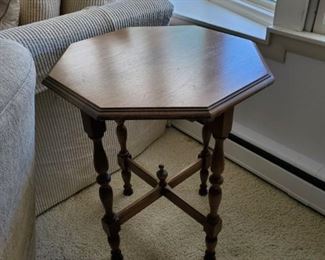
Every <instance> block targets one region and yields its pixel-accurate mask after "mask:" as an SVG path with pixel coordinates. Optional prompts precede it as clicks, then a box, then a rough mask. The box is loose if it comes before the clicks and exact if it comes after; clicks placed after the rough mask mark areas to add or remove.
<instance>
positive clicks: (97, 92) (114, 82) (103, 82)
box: [44, 26, 273, 119]
mask: <svg viewBox="0 0 325 260" xmlns="http://www.w3.org/2000/svg"><path fill="white" fill-rule="evenodd" d="M272 82H273V76H272V74H271V73H270V71H269V69H268V68H267V66H266V65H265V63H264V61H263V59H262V58H261V56H260V54H259V51H258V50H257V48H256V46H255V44H254V43H252V42H251V41H249V40H245V39H241V38H238V37H235V36H230V35H227V34H224V33H220V32H216V31H212V30H208V29H204V28H200V27H196V26H173V27H136V28H129V29H124V30H121V31H117V32H113V33H108V34H106V35H103V36H99V37H95V38H92V39H89V40H84V41H81V42H78V43H75V44H73V45H71V46H70V47H69V48H68V50H67V51H66V52H65V54H64V55H63V57H62V58H61V59H60V60H59V62H58V63H57V64H56V65H55V67H54V68H53V70H52V72H51V73H50V74H49V76H48V78H47V79H46V80H45V81H44V84H45V85H46V86H48V87H50V88H52V89H53V90H54V91H56V92H58V93H59V94H60V95H62V96H63V97H64V98H66V99H68V100H69V101H70V102H72V103H74V104H75V105H77V106H78V107H79V108H81V109H82V110H85V111H86V112H88V113H89V114H91V115H92V116H93V117H95V118H102V119H114V118H124V119H141V118H193V117H196V118H213V117H215V116H216V115H217V114H220V113H221V112H222V111H224V110H226V109H227V108H229V107H232V106H234V105H235V104H237V103H239V102H240V101H242V100H243V99H245V98H247V97H248V96H250V95H252V94H254V93H256V92H257V91H259V90H260V89H262V88H264V87H266V86H267V85H269V84H270V83H272Z"/></svg>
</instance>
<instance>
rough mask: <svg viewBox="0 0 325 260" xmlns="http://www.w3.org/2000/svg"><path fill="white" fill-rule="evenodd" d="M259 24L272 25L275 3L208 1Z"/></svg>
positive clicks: (254, 0)
mask: <svg viewBox="0 0 325 260" xmlns="http://www.w3.org/2000/svg"><path fill="white" fill-rule="evenodd" d="M209 1H210V2H213V3H216V4H218V5H220V6H222V7H225V8H227V9H229V10H231V11H233V12H235V13H238V14H240V15H242V16H244V17H246V18H249V19H251V20H254V21H256V22H258V23H260V24H263V25H266V26H271V25H272V24H273V18H274V11H275V3H273V2H271V1H268V0H227V1H225V0H209Z"/></svg>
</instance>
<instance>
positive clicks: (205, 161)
mask: <svg viewBox="0 0 325 260" xmlns="http://www.w3.org/2000/svg"><path fill="white" fill-rule="evenodd" d="M210 138H211V124H210V123H206V124H204V126H203V130H202V139H203V150H202V152H201V153H200V154H199V158H201V159H202V166H201V171H200V178H201V185H200V190H199V194H200V195H201V196H206V195H207V194H208V186H207V181H208V177H209V166H210V159H211V153H210V151H209V143H210Z"/></svg>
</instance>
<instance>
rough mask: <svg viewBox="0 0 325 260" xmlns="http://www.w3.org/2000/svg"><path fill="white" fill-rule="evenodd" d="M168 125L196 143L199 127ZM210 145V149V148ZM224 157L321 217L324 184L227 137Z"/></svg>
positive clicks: (324, 206)
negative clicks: (316, 212)
mask: <svg viewBox="0 0 325 260" xmlns="http://www.w3.org/2000/svg"><path fill="white" fill-rule="evenodd" d="M172 125H173V126H174V127H175V128H177V129H178V130H180V131H182V132H183V133H185V134H187V135H189V136H191V137H192V138H194V139H196V140H197V141H199V142H202V140H201V138H202V137H201V129H202V125H201V124H200V123H198V122H189V121H185V120H175V121H172ZM213 145H214V144H213V142H211V144H210V146H211V147H213ZM225 155H226V157H227V158H228V159H229V160H231V161H233V162H235V163H237V164H239V165H240V166H242V167H243V168H245V169H247V170H249V171H250V172H252V173H253V174H255V175H257V176H258V177H260V178H262V179H263V180H265V181H267V182H269V183H270V184H272V185H274V186H275V187H277V188H279V189H280V190H282V191H284V192H286V193H287V194H288V195H289V196H291V197H293V198H294V199H296V200H298V201H300V202H302V203H303V204H304V205H306V206H308V207H310V208H312V209H314V210H316V211H318V212H319V213H321V214H323V215H325V182H324V181H322V180H320V179H318V178H317V177H314V176H312V175H311V174H309V173H308V172H306V171H304V170H301V169H299V168H298V167H296V166H294V165H292V164H290V163H288V162H287V161H284V160H283V159H281V158H279V157H277V156H275V155H273V154H271V153H269V152H267V151H265V150H264V149H261V148H259V147H258V146H256V145H254V144H252V143H250V142H248V141H246V140H244V139H242V138H241V137H238V136H237V135H235V134H230V136H229V138H228V139H227V141H226V142H225Z"/></svg>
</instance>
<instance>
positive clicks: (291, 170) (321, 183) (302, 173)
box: [229, 134, 325, 203]
mask: <svg viewBox="0 0 325 260" xmlns="http://www.w3.org/2000/svg"><path fill="white" fill-rule="evenodd" d="M229 139H230V140H231V141H233V142H234V143H236V144H238V145H240V146H242V147H244V148H246V149H247V150H249V151H251V152H253V153H255V154H257V155H258V156H260V157H262V158H264V159H265V160H268V161H270V162H272V163H273V164H275V165H277V166H279V167H281V168H283V169H284V170H286V171H288V172H289V173H291V174H293V175H295V176H297V177H299V178H301V179H303V180H304V181H306V182H308V183H310V184H312V185H314V186H315V187H317V188H319V189H321V190H323V191H325V182H324V181H322V180H320V179H318V178H316V177H314V176H312V175H310V174H309V173H307V172H305V171H303V170H301V169H299V168H297V167H296V166H294V165H292V164H290V163H288V162H286V161H284V160H282V159H280V158H278V157H276V156H274V155H273V154H270V153H269V152H267V151H265V150H263V149H261V148H259V147H257V146H255V145H253V144H251V143H249V142H247V141H245V140H244V139H242V138H240V137H238V136H236V135H234V134H230V135H229ZM324 203H325V201H324Z"/></svg>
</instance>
